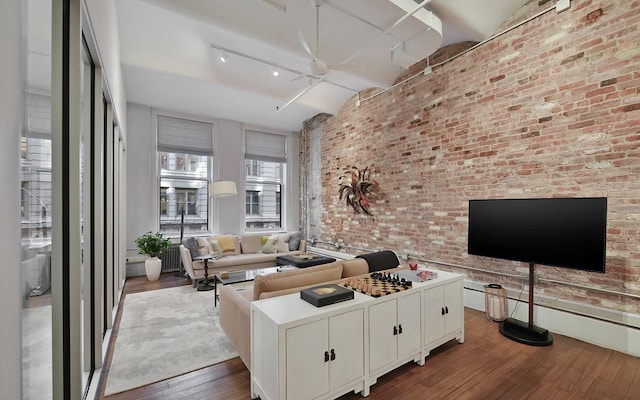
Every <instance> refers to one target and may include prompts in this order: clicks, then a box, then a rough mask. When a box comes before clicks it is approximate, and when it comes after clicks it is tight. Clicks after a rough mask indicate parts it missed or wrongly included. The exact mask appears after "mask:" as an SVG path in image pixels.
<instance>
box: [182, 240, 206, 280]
mask: <svg viewBox="0 0 640 400" xmlns="http://www.w3.org/2000/svg"><path fill="white" fill-rule="evenodd" d="M180 259H181V260H182V266H183V267H184V270H185V271H187V275H189V278H191V280H192V281H193V287H196V285H197V284H198V281H199V280H201V279H204V262H202V261H192V260H191V252H190V251H189V249H187V248H186V247H184V245H182V244H181V245H180Z"/></svg>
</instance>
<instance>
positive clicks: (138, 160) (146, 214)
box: [125, 104, 158, 254]
mask: <svg viewBox="0 0 640 400" xmlns="http://www.w3.org/2000/svg"><path fill="white" fill-rule="evenodd" d="M152 129H153V127H152V124H151V107H148V106H143V105H139V104H129V106H128V110H127V151H126V153H125V155H126V158H127V162H126V164H127V171H126V175H127V242H126V243H127V249H135V248H136V245H135V243H134V240H135V239H136V238H137V237H138V236H140V235H141V234H143V233H145V232H147V231H149V230H155V229H158V221H157V218H156V217H155V215H156V212H157V209H158V208H157V207H158V205H157V203H158V200H157V196H156V195H155V193H154V192H155V187H156V184H154V182H155V179H157V178H156V175H155V173H156V172H155V166H154V163H155V160H156V157H155V148H156V142H155V139H154V136H153V135H151V134H150V132H152ZM154 223H155V225H154ZM135 253H137V251H136V252H135ZM135 253H134V254H135Z"/></svg>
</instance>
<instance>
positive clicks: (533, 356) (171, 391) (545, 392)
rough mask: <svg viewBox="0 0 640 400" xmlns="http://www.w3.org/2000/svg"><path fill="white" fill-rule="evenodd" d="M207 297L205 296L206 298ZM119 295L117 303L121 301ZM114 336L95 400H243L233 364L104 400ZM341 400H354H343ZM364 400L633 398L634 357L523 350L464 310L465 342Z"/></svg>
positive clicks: (590, 350) (143, 284) (636, 392)
mask: <svg viewBox="0 0 640 400" xmlns="http://www.w3.org/2000/svg"><path fill="white" fill-rule="evenodd" d="M185 284H191V281H188V280H186V279H184V278H177V277H174V276H173V274H163V275H162V277H161V279H160V280H158V281H156V282H148V281H147V280H146V278H145V277H136V278H130V279H128V280H127V283H126V285H125V288H124V296H126V295H127V294H128V293H135V292H140V291H145V290H155V289H160V288H165V287H174V286H180V285H185ZM212 295H213V294H212ZM124 296H123V298H124ZM120 317H121V316H120V312H119V313H118V315H117V320H116V324H115V327H114V334H113V335H112V341H111V343H110V345H109V349H108V352H107V359H106V360H105V365H106V367H105V371H104V373H103V376H102V381H101V383H100V396H99V399H106V400H129V399H138V400H159V399H164V400H166V399H191V400H196V399H221V400H222V399H224V400H235V399H242V400H247V399H250V398H251V396H250V390H249V371H247V369H246V368H245V366H244V364H243V363H242V361H240V359H239V358H235V359H232V360H229V361H226V362H223V363H220V364H217V365H213V366H211V367H207V368H203V369H201V370H198V371H194V372H191V373H188V374H185V375H182V376H179V377H176V378H173V379H168V380H166V381H162V382H158V383H154V384H151V385H148V386H144V387H142V388H138V389H134V390H131V391H128V392H124V393H120V394H116V395H113V396H108V397H104V395H103V393H104V384H105V382H106V376H107V374H108V371H109V365H110V363H111V357H112V354H113V341H114V339H115V337H117V329H118V326H119V323H120ZM340 399H341V400H355V399H362V397H361V396H360V395H359V394H353V393H349V394H346V395H344V396H342V397H341V398H340ZM368 399H371V400H382V399H385V400H386V399H394V400H403V399H407V400H414V399H437V400H444V399H456V400H458V399H460V400H465V399H473V400H476V399H491V400H494V399H505V400H515V399H544V400H555V399H558V400H560V399H561V400H567V399H594V400H595V399H598V400H602V399H611V400H614V399H635V400H637V399H640V358H637V357H632V356H629V355H625V354H622V353H619V352H615V351H612V350H608V349H604V348H601V347H598V346H594V345H591V344H588V343H584V342H581V341H578V340H575V339H572V338H569V337H566V336H561V335H557V334H556V335H554V343H553V345H552V346H549V347H531V346H525V345H522V344H519V343H516V342H513V341H511V340H508V339H506V338H504V337H503V336H502V335H500V333H499V332H498V327H497V324H496V323H494V322H491V321H488V320H487V319H486V318H485V316H484V313H481V312H479V311H475V310H471V309H465V343H464V344H458V343H457V342H455V341H452V342H449V343H447V344H445V345H443V346H441V347H439V348H438V349H436V350H435V351H433V352H432V353H431V355H430V356H429V357H428V358H427V361H426V363H425V365H424V366H423V367H420V366H418V365H416V364H414V363H408V364H405V365H404V366H402V367H400V368H398V369H396V370H395V371H393V372H390V373H389V374H387V375H385V376H383V377H381V378H379V379H378V382H377V383H376V384H375V385H373V386H372V387H371V394H370V395H369V397H368Z"/></svg>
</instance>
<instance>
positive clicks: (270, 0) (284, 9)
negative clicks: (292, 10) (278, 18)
mask: <svg viewBox="0 0 640 400" xmlns="http://www.w3.org/2000/svg"><path fill="white" fill-rule="evenodd" d="M262 1H264V2H265V3H267V4H269V5H270V6H271V7H273V8H276V9H278V10H280V11H282V12H287V6H286V5H285V4H280V3H278V2H277V1H275V0H262Z"/></svg>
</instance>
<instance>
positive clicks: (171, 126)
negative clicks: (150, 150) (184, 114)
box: [158, 115, 213, 156]
mask: <svg viewBox="0 0 640 400" xmlns="http://www.w3.org/2000/svg"><path fill="white" fill-rule="evenodd" d="M212 130H213V125H212V124H210V123H207V122H199V121H191V120H188V119H182V118H173V117H167V116H164V115H158V151H166V152H171V153H181V152H182V153H189V154H197V155H203V156H211V155H212V154H213V133H212Z"/></svg>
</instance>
